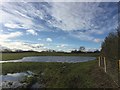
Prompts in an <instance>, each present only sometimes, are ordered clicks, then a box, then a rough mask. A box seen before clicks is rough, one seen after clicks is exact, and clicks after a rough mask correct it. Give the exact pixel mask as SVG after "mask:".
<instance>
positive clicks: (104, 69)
mask: <svg viewBox="0 0 120 90" xmlns="http://www.w3.org/2000/svg"><path fill="white" fill-rule="evenodd" d="M104 70H105V72H106V71H107V70H106V60H105V57H104Z"/></svg>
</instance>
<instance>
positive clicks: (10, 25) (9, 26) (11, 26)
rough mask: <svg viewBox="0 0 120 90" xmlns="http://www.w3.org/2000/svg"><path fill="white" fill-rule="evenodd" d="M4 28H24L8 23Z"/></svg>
mask: <svg viewBox="0 0 120 90" xmlns="http://www.w3.org/2000/svg"><path fill="white" fill-rule="evenodd" d="M4 26H5V27H8V28H22V27H20V26H19V25H18V24H14V23H6V24H4Z"/></svg>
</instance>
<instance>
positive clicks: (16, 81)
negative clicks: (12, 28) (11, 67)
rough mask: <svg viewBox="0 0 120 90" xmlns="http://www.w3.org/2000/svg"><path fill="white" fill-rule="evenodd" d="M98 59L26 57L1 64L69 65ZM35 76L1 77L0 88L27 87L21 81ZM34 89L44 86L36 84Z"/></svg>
mask: <svg viewBox="0 0 120 90" xmlns="http://www.w3.org/2000/svg"><path fill="white" fill-rule="evenodd" d="M95 59H96V57H83V56H32V57H24V58H23V59H19V60H8V61H0V63H8V62H67V63H77V62H87V61H91V60H95ZM31 75H33V73H32V72H30V71H27V72H20V73H12V74H11V73H7V75H0V78H2V82H0V87H2V88H20V87H25V86H26V83H21V82H20V81H22V80H24V78H25V77H26V76H27V77H28V76H31ZM32 87H33V88H34V87H42V84H41V85H39V84H38V83H35V84H34V85H33V86H32Z"/></svg>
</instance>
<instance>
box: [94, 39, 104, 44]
mask: <svg viewBox="0 0 120 90" xmlns="http://www.w3.org/2000/svg"><path fill="white" fill-rule="evenodd" d="M93 41H94V42H96V43H99V42H101V41H102V39H98V38H96V39H94V40H93Z"/></svg>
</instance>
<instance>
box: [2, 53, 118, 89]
mask: <svg viewBox="0 0 120 90" xmlns="http://www.w3.org/2000/svg"><path fill="white" fill-rule="evenodd" d="M40 55H44V56H45V55H49V56H51V55H54V56H95V57H97V56H98V55H99V54H64V53H35V52H32V53H4V54H3V60H11V59H20V58H23V57H25V56H40ZM28 70H29V71H32V72H33V73H35V76H34V77H32V78H27V79H26V80H25V82H27V83H28V84H29V85H28V86H30V85H31V84H34V83H35V82H38V83H39V84H43V85H44V87H45V88H116V87H117V86H116V84H115V83H114V82H113V80H112V79H111V78H110V77H109V76H108V75H107V74H106V73H105V72H104V71H103V70H101V69H100V68H99V67H98V62H97V60H93V61H89V62H81V63H56V62H39V63H38V62H17V63H3V64H2V74H7V73H16V72H26V71H28Z"/></svg>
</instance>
